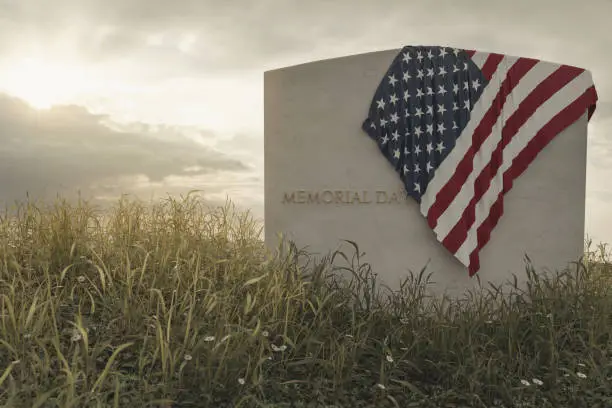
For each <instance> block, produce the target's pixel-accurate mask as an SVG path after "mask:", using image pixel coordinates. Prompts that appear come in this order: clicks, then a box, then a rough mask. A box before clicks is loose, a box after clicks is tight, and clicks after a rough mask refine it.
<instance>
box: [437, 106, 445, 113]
mask: <svg viewBox="0 0 612 408" xmlns="http://www.w3.org/2000/svg"><path fill="white" fill-rule="evenodd" d="M444 112H446V108H445V107H444V104H438V113H441V114H442V115H444Z"/></svg>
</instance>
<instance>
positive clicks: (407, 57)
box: [404, 52, 412, 64]
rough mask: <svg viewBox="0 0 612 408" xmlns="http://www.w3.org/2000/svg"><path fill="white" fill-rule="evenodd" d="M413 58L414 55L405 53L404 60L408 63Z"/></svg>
mask: <svg viewBox="0 0 612 408" xmlns="http://www.w3.org/2000/svg"><path fill="white" fill-rule="evenodd" d="M411 59H412V57H411V56H410V53H408V52H406V53H405V54H404V62H405V63H406V64H408V63H409V62H410V60H411Z"/></svg>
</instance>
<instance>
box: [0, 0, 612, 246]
mask: <svg viewBox="0 0 612 408" xmlns="http://www.w3.org/2000/svg"><path fill="white" fill-rule="evenodd" d="M611 15H612V1H611V0H589V1H582V2H579V1H566V0H553V1H548V0H537V1H535V0H529V1H519V0H513V1H503V2H502V1H493V0H487V1H485V0H480V1H475V0H462V1H456V0H448V1H442V0H428V1H410V0H401V1H390V0H389V1H384V2H382V1H381V2H374V1H370V0H368V1H366V0H333V1H331V0H330V1H322V0H309V1H296V0H276V1H272V0H256V1H250V2H248V1H241V2H232V1H225V2H224V1H218V0H215V1H212V0H176V1H172V2H171V1H168V0H166V1H163V0H129V1H127V0H48V1H44V0H38V1H33V0H0V170H1V171H0V202H2V203H9V204H10V203H12V202H14V201H15V200H23V199H25V197H26V192H27V193H28V194H29V195H30V196H31V197H34V198H44V199H46V198H53V197H55V196H56V195H57V194H61V195H63V196H66V197H70V196H72V195H74V194H76V192H77V191H78V192H80V194H81V195H82V196H84V197H86V198H91V199H93V200H94V201H95V202H96V203H114V202H116V199H117V198H118V197H119V196H120V195H121V194H130V195H132V196H135V197H138V198H142V199H145V200H149V199H152V198H157V197H164V196H167V195H168V194H170V195H178V194H185V193H187V192H188V191H190V190H201V191H202V194H203V195H204V197H205V198H207V199H208V200H210V201H211V202H223V201H224V200H225V199H226V198H227V197H229V198H230V199H231V200H232V201H234V202H235V203H236V204H238V205H240V206H242V207H243V208H249V209H251V211H252V213H253V214H254V215H255V216H256V217H258V218H261V217H263V205H264V196H263V194H264V193H263V73H264V71H266V70H270V69H275V68H281V67H283V66H287V65H294V64H299V63H305V62H311V61H315V60H320V59H325V58H334V57H340V56H347V55H351V54H357V53H364V52H371V51H380V50H386V49H397V48H401V47H402V46H404V45H444V46H449V47H456V48H468V49H477V50H480V51H489V52H499V53H504V54H510V55H517V56H522V57H532V58H538V59H543V60H548V61H553V62H558V63H564V64H568V65H575V66H579V67H582V68H586V69H588V70H590V71H591V72H592V74H593V79H594V81H595V85H596V88H597V92H598V95H599V102H598V106H597V111H596V113H595V115H594V117H593V118H592V120H591V123H590V124H589V129H588V131H589V139H588V168H587V197H586V214H585V215H586V233H587V234H588V236H589V237H591V238H592V239H593V240H594V241H595V242H610V243H612V211H610V209H611V208H612V182H610V181H609V180H611V179H612V76H610V75H609V74H608V73H609V72H611V70H612V53H611V52H610V50H612V30H610V28H609V21H610V17H609V16H611ZM560 222H562V220H560Z"/></svg>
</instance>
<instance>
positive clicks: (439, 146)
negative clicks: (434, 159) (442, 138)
mask: <svg viewBox="0 0 612 408" xmlns="http://www.w3.org/2000/svg"><path fill="white" fill-rule="evenodd" d="M444 149H446V148H445V147H444V142H440V143H438V144H437V146H436V151H437V152H438V153H442V152H443V151H444Z"/></svg>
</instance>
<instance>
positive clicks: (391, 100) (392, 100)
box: [389, 94, 397, 105]
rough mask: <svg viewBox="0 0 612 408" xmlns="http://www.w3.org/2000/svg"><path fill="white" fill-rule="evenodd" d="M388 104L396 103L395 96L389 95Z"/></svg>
mask: <svg viewBox="0 0 612 408" xmlns="http://www.w3.org/2000/svg"><path fill="white" fill-rule="evenodd" d="M389 102H391V103H392V104H394V105H395V104H396V103H397V96H395V94H393V95H391V98H389Z"/></svg>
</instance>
